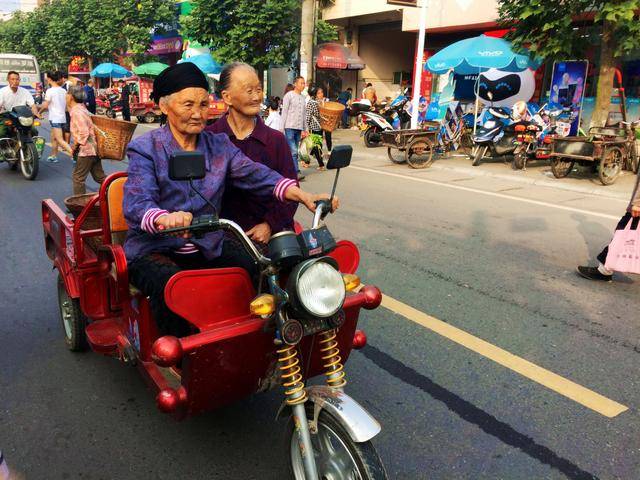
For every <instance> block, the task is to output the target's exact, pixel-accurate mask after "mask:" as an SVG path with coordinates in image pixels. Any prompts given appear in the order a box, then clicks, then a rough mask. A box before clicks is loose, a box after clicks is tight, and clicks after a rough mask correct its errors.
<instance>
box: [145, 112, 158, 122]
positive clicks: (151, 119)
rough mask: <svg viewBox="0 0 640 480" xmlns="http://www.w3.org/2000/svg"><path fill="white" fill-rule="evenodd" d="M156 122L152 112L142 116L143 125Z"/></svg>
mask: <svg viewBox="0 0 640 480" xmlns="http://www.w3.org/2000/svg"><path fill="white" fill-rule="evenodd" d="M156 120H157V117H156V114H155V113H153V112H147V113H146V114H145V116H144V121H145V123H153V122H155V121H156Z"/></svg>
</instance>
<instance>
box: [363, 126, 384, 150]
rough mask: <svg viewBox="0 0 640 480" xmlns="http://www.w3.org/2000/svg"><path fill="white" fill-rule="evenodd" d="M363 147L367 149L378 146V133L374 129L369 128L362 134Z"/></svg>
mask: <svg viewBox="0 0 640 480" xmlns="http://www.w3.org/2000/svg"><path fill="white" fill-rule="evenodd" d="M364 145H365V147H367V148H374V147H378V146H380V133H379V132H378V129H377V128H376V127H369V128H367V130H366V131H365V132H364Z"/></svg>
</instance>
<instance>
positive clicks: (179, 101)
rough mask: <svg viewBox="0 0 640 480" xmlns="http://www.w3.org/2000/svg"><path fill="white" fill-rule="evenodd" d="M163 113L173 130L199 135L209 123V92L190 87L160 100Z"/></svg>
mask: <svg viewBox="0 0 640 480" xmlns="http://www.w3.org/2000/svg"><path fill="white" fill-rule="evenodd" d="M160 109H161V110H162V113H164V114H165V115H166V116H167V121H168V123H169V125H170V126H171V129H172V130H176V131H178V132H180V133H182V134H183V135H197V134H198V133H200V132H202V130H203V129H204V127H205V125H206V123H207V113H208V111H209V93H208V92H207V91H206V90H205V89H204V88H198V87H189V88H185V89H182V90H180V91H179V92H176V93H174V94H172V95H171V96H170V97H169V99H168V101H162V102H160Z"/></svg>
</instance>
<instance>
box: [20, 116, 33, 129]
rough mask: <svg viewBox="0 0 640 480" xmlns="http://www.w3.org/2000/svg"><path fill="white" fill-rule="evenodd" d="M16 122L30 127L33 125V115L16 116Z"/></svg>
mask: <svg viewBox="0 0 640 480" xmlns="http://www.w3.org/2000/svg"><path fill="white" fill-rule="evenodd" d="M18 122H20V125H22V126H23V127H31V126H32V125H33V117H18Z"/></svg>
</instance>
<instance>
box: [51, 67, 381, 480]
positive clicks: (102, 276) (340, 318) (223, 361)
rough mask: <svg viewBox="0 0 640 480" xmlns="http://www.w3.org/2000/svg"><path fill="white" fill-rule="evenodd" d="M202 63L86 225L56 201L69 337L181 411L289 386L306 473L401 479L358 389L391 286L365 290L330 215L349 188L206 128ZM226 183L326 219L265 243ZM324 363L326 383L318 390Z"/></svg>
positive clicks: (293, 447)
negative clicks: (292, 169) (312, 177)
mask: <svg viewBox="0 0 640 480" xmlns="http://www.w3.org/2000/svg"><path fill="white" fill-rule="evenodd" d="M180 65H191V64H187V63H185V64H180ZM189 68H190V67H186V69H185V67H182V66H179V67H176V68H175V69H174V67H172V69H168V70H167V71H165V72H168V73H167V74H166V75H165V76H164V77H162V76H161V77H158V79H159V80H160V81H157V82H156V83H157V84H156V85H154V94H156V95H159V97H160V98H159V99H158V100H159V104H160V106H161V108H162V109H163V113H164V114H166V115H167V116H168V125H167V126H166V127H164V128H162V129H158V130H155V131H153V132H150V133H148V134H146V135H143V136H141V137H138V138H137V139H135V140H134V141H133V142H132V143H131V144H130V149H129V162H130V163H129V171H128V173H124V172H120V173H116V174H113V175H111V176H110V177H109V178H107V180H106V181H105V182H104V183H103V184H102V186H101V188H100V192H99V194H98V195H96V196H95V197H93V198H92V199H91V200H90V201H89V203H88V204H87V206H86V207H85V208H84V210H83V211H82V213H80V214H79V216H78V217H77V218H76V219H75V221H74V220H72V219H70V218H69V217H68V216H67V215H65V213H63V212H62V210H61V209H60V208H59V207H58V206H57V205H56V204H55V203H54V202H53V201H52V200H45V201H44V202H43V205H42V217H43V226H44V232H45V244H46V250H47V254H48V255H49V257H50V258H51V260H52V261H53V263H54V265H55V267H56V268H57V269H58V271H59V276H58V296H59V303H60V314H61V318H62V324H63V327H64V332H65V339H66V342H67V345H68V347H69V348H70V349H71V350H80V349H81V348H83V347H84V346H85V344H88V345H89V346H90V347H91V348H92V349H93V350H94V351H96V352H98V353H102V354H105V355H111V356H114V357H118V358H119V359H121V360H122V361H124V362H126V363H130V364H135V365H137V366H138V368H139V369H140V371H141V372H142V373H143V375H144V376H145V378H146V379H147V380H148V382H149V384H150V385H151V386H152V387H153V388H154V390H155V391H156V392H157V395H156V401H157V405H158V408H159V409H160V410H161V411H163V412H166V413H171V414H173V415H174V416H175V417H176V418H184V417H186V416H189V415H193V414H197V413H199V412H203V411H206V410H210V409H214V408H218V407H221V406H223V405H226V404H229V403H231V402H234V401H237V400H239V399H242V398H243V397H246V396H248V395H251V394H253V393H256V392H261V391H266V390H269V389H271V388H274V387H276V386H278V385H279V384H282V385H283V386H284V393H285V401H284V402H283V405H282V407H281V409H280V412H279V413H278V415H279V416H288V417H289V423H288V427H287V445H286V454H287V457H288V458H289V460H290V462H289V463H290V467H291V475H292V476H293V478H296V479H307V480H310V479H313V480H316V479H354V478H357V479H384V478H387V476H386V473H385V470H384V466H383V465H382V462H381V461H380V458H379V456H378V454H377V453H376V451H375V449H374V447H373V445H372V444H371V439H372V438H373V437H374V436H375V435H377V434H378V433H379V431H380V425H379V424H378V423H377V422H376V420H375V419H374V418H373V417H372V416H371V415H370V414H369V413H368V412H367V411H366V410H364V408H363V407H362V406H360V405H359V404H358V403H357V402H355V401H354V400H353V399H351V398H350V397H349V396H348V395H346V394H345V393H344V391H343V387H344V386H345V384H346V376H345V371H344V367H343V365H344V362H345V361H346V360H347V358H348V356H349V354H350V352H351V350H352V348H359V347H362V346H364V344H365V343H366V337H365V336H364V334H363V333H362V332H360V331H357V330H356V325H357V321H358V315H359V312H360V310H361V308H365V309H374V308H376V307H378V306H379V304H380V302H381V299H382V294H381V293H380V291H379V290H378V289H377V288H375V287H372V286H365V287H362V286H361V285H360V282H359V279H358V277H357V276H356V275H355V271H356V269H357V266H358V263H359V254H358V250H357V248H356V247H355V245H353V244H352V243H351V242H348V241H339V242H336V241H335V240H334V238H333V236H332V235H331V233H330V232H329V230H328V229H327V227H326V226H325V225H324V224H323V220H324V218H325V217H326V216H327V214H329V213H330V212H332V211H333V210H335V208H336V207H337V199H336V198H335V197H334V195H333V193H332V194H331V196H320V195H312V194H309V193H307V192H304V191H303V190H301V189H300V188H299V187H297V185H296V184H295V181H291V180H287V179H283V178H282V177H280V176H279V175H278V174H276V173H275V172H273V171H271V170H270V169H268V168H267V167H265V166H263V165H261V164H257V163H253V162H251V161H250V160H248V159H247V158H246V157H244V155H242V153H240V151H239V150H238V149H237V148H235V147H234V146H233V145H232V144H231V143H230V141H229V140H228V138H227V137H225V136H224V135H220V134H213V133H210V132H202V128H203V127H204V123H205V119H206V114H205V115H203V114H202V112H203V111H206V109H207V108H208V97H207V94H206V86H205V84H203V83H202V79H201V78H200V77H199V75H200V76H201V74H200V73H199V72H195V71H190V70H188V69H189ZM174 75H175V76H174ZM163 79H164V81H166V83H163ZM350 158H351V149H350V147H336V148H335V149H334V152H332V156H331V158H330V159H329V163H328V168H333V169H338V170H337V171H338V173H339V169H340V168H344V167H346V166H347V165H348V164H349V162H350ZM336 182H337V175H336ZM226 183H229V184H233V185H234V186H236V187H238V188H243V189H245V190H247V191H252V192H253V193H254V194H255V193H262V194H264V195H265V196H267V195H273V196H275V197H276V198H278V199H279V200H281V201H298V202H300V203H303V204H304V205H306V206H307V207H308V208H309V209H310V210H312V211H313V212H314V218H313V224H312V227H311V228H310V229H308V230H301V229H299V230H300V231H299V232H298V233H295V232H282V233H280V234H277V235H274V236H273V237H272V238H271V240H270V241H269V244H268V248H267V251H266V252H265V253H262V252H261V251H260V250H259V249H257V248H256V247H255V246H254V244H253V243H252V242H251V240H250V239H249V238H248V237H247V235H246V234H245V232H243V231H242V229H241V228H240V227H239V226H238V225H236V224H235V223H234V222H231V221H229V220H224V219H221V218H219V217H218V215H217V212H218V211H219V210H220V199H221V196H222V191H223V190H224V185H225V184H226ZM334 191H335V183H334ZM97 211H99V215H96V212H97ZM92 218H94V219H95V218H99V223H97V224H95V225H93V226H90V225H89V223H90V220H91V219H92ZM223 232H226V233H223ZM225 235H226V236H225ZM125 237H126V239H125ZM229 237H233V238H234V239H235V240H233V241H232V240H231V239H230V238H229ZM123 239H124V242H123ZM322 374H324V375H325V381H326V385H324V386H306V385H305V382H306V380H307V379H309V378H311V377H315V376H318V375H322Z"/></svg>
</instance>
